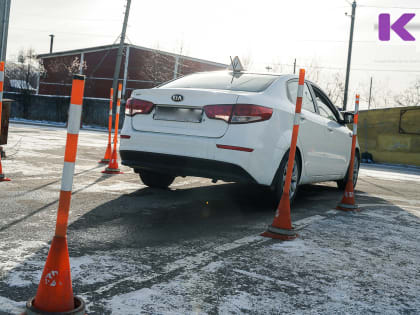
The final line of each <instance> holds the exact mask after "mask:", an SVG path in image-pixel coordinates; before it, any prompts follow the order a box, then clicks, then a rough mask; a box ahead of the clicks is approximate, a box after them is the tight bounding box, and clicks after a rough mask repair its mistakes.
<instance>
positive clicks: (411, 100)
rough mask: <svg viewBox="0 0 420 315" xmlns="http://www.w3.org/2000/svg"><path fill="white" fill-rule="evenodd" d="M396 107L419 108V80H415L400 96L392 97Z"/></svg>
mask: <svg viewBox="0 0 420 315" xmlns="http://www.w3.org/2000/svg"><path fill="white" fill-rule="evenodd" d="M394 101H395V102H396V103H397V105H398V106H419V105H420V79H417V80H416V81H414V82H413V83H412V85H411V86H410V87H409V88H408V89H406V90H405V91H404V92H403V93H402V94H398V95H396V96H395V97H394Z"/></svg>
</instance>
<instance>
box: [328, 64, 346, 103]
mask: <svg viewBox="0 0 420 315" xmlns="http://www.w3.org/2000/svg"><path fill="white" fill-rule="evenodd" d="M324 88H325V92H326V93H327V96H328V98H329V99H330V100H331V101H332V102H333V103H334V104H342V101H343V96H344V74H343V73H341V72H336V73H334V74H332V75H331V76H329V80H327V84H326V85H325V86H324Z"/></svg>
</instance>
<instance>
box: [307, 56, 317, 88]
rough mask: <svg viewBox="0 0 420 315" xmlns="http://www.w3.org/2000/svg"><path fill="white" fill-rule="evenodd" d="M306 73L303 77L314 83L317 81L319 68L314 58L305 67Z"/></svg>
mask: <svg viewBox="0 0 420 315" xmlns="http://www.w3.org/2000/svg"><path fill="white" fill-rule="evenodd" d="M305 68H306V69H307V70H306V74H305V76H306V77H305V79H308V80H310V81H312V82H314V83H319V81H320V77H321V69H320V68H319V66H318V62H317V61H316V60H315V59H312V61H311V62H310V64H308V65H307V66H306V67H305Z"/></svg>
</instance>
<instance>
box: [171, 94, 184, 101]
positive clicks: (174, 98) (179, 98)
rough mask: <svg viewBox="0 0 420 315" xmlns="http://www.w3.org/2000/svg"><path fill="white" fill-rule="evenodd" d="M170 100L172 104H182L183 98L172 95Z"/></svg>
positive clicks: (178, 95) (179, 95)
mask: <svg viewBox="0 0 420 315" xmlns="http://www.w3.org/2000/svg"><path fill="white" fill-rule="evenodd" d="M171 98H172V100H173V101H174V102H182V101H183V100H184V97H183V96H182V95H181V94H174V95H172V97H171Z"/></svg>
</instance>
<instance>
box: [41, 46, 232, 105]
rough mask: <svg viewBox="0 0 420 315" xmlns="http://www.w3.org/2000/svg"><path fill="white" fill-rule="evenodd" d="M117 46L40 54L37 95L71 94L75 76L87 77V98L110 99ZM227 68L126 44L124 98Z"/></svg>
mask: <svg viewBox="0 0 420 315" xmlns="http://www.w3.org/2000/svg"><path fill="white" fill-rule="evenodd" d="M117 51H118V45H107V46H99V47H92V48H84V49H78V50H69V51H63V52H56V53H52V54H42V55H39V56H38V58H40V59H41V60H42V62H43V65H44V68H45V70H46V72H45V74H44V75H43V76H42V77H41V78H40V80H39V86H38V94H42V95H70V89H71V77H72V73H80V74H84V75H86V86H85V96H86V97H95V98H108V97H109V91H110V88H111V87H112V77H113V75H114V67H115V62H116V59H117ZM226 68H227V65H225V64H221V63H216V62H211V61H207V60H202V59H197V58H191V57H187V56H182V55H177V54H174V53H169V52H164V51H160V50H155V49H150V48H145V47H140V46H135V45H131V44H125V45H124V50H123V58H122V63H121V71H120V76H119V81H120V82H121V83H122V85H123V95H124V96H125V98H128V97H129V96H130V94H131V91H132V90H135V89H144V88H151V87H154V86H156V85H159V84H161V83H163V82H166V81H169V80H172V79H174V78H177V77H179V76H182V75H186V74H190V73H193V72H199V71H211V70H222V69H226Z"/></svg>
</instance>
